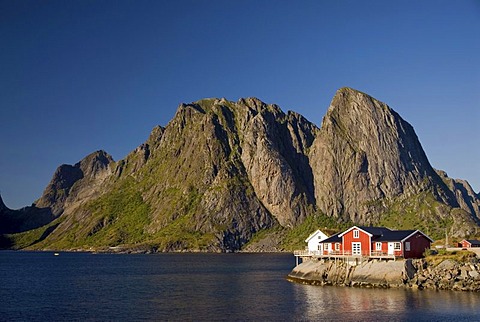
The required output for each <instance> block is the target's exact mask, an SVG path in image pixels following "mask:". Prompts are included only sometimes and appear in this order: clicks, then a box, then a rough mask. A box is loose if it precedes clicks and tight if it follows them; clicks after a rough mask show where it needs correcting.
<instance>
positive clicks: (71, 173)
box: [36, 151, 113, 217]
mask: <svg viewBox="0 0 480 322" xmlns="http://www.w3.org/2000/svg"><path fill="white" fill-rule="evenodd" d="M112 162H113V159H112V157H111V156H110V155H109V154H107V153H106V152H105V151H96V152H94V153H92V154H89V155H88V156H86V157H85V158H84V159H82V160H81V161H80V162H78V163H76V164H75V165H73V166H72V165H67V164H63V165H61V166H60V167H58V168H57V170H56V171H55V173H54V175H53V178H52V180H51V181H50V183H49V184H48V186H47V187H46V188H45V191H44V192H43V195H42V197H41V198H40V199H38V200H37V201H36V206H37V207H39V208H49V209H50V210H51V212H52V214H53V215H54V216H55V217H58V216H59V215H61V214H62V213H63V211H64V208H65V203H68V200H69V199H70V200H75V199H77V198H78V196H77V195H78V194H79V193H80V191H81V190H87V189H85V188H86V187H87V186H88V190H89V191H91V192H92V191H95V189H94V181H95V180H96V179H98V178H104V177H105V176H107V175H108V174H109V171H108V167H109V165H110V164H111V163H112ZM82 181H83V182H82ZM75 184H77V187H76V188H77V189H75V187H74V186H75Z"/></svg>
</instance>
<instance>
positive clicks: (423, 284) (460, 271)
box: [287, 257, 480, 292]
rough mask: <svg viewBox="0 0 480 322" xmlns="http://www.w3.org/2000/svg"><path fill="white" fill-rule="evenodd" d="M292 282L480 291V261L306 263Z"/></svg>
mask: <svg viewBox="0 0 480 322" xmlns="http://www.w3.org/2000/svg"><path fill="white" fill-rule="evenodd" d="M287 279H288V280H290V281H292V282H298V283H303V284H311V285H339V286H356V287H371V288H373V287H377V288H390V287H404V288H412V289H434V290H458V291H476V292H478V291H480V261H479V260H478V258H476V257H474V258H470V259H469V260H468V261H466V262H457V261H455V260H451V259H445V260H442V261H440V262H438V263H434V262H431V263H429V262H427V261H426V260H425V259H407V260H395V261H379V260H369V261H363V262H362V263H358V264H355V263H348V262H345V261H343V260H337V261H335V260H315V259H313V260H307V261H305V262H303V263H301V264H300V265H298V266H296V267H295V268H294V269H293V270H292V272H291V273H290V274H289V275H288V277H287Z"/></svg>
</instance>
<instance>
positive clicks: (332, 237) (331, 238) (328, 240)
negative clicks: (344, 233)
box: [320, 232, 342, 243]
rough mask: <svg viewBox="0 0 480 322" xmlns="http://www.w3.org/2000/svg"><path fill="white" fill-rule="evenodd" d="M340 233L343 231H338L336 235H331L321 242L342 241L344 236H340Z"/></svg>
mask: <svg viewBox="0 0 480 322" xmlns="http://www.w3.org/2000/svg"><path fill="white" fill-rule="evenodd" d="M340 234H341V232H339V233H336V234H335V235H333V236H330V237H328V238H327V239H324V240H322V241H321V242H320V243H341V242H342V238H341V237H338V235H340Z"/></svg>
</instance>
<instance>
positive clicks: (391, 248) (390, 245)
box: [388, 243, 395, 255]
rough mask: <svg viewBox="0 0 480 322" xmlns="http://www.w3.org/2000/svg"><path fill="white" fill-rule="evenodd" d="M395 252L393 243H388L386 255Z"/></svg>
mask: <svg viewBox="0 0 480 322" xmlns="http://www.w3.org/2000/svg"><path fill="white" fill-rule="evenodd" d="M393 254H395V243H388V255H393Z"/></svg>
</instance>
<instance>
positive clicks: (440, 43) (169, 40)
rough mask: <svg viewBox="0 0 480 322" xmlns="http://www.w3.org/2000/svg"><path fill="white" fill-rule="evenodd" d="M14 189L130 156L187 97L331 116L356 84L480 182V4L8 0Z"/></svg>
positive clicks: (4, 9)
mask: <svg viewBox="0 0 480 322" xmlns="http://www.w3.org/2000/svg"><path fill="white" fill-rule="evenodd" d="M0 44H1V47H0V120H1V126H0V153H1V154H0V191H1V195H2V197H3V199H4V201H5V203H6V204H7V206H9V207H10V208H20V207H23V206H26V205H30V204H31V203H32V202H33V201H34V200H36V199H37V198H39V197H40V196H41V194H42V192H43V189H44V188H45V187H46V185H47V184H48V182H49V181H50V179H51V177H52V175H53V173H54V171H55V169H56V168H57V167H58V166H59V165H61V164H63V163H67V164H74V163H76V162H78V161H79V160H81V159H82V158H83V157H85V156H86V155H87V154H89V153H91V152H93V151H96V150H99V149H103V150H105V151H107V152H108V153H110V154H111V155H112V156H113V157H114V159H115V160H119V159H122V158H124V157H125V156H126V155H127V154H128V153H129V152H130V151H131V150H133V149H134V148H135V147H137V146H138V145H140V144H141V143H143V142H144V141H145V140H146V139H147V137H148V135H149V133H150V131H151V129H152V128H153V127H154V126H155V125H158V124H159V125H163V126H165V125H166V124H167V123H168V121H169V120H170V119H171V118H172V117H173V115H174V113H175V111H176V109H177V107H178V105H179V104H180V103H182V102H186V103H189V102H192V101H196V100H199V99H201V98H206V97H225V98H227V99H229V100H234V101H236V100H238V99H239V98H241V97H250V96H255V97H258V98H260V99H261V100H263V101H265V102H267V103H276V104H278V105H280V107H281V108H282V109H283V110H284V111H287V110H294V111H296V112H299V113H300V114H303V115H304V116H305V117H306V118H307V119H309V120H310V121H312V122H314V123H315V124H317V125H320V124H321V121H322V117H323V116H324V115H325V113H326V110H327V108H328V106H329V103H330V100H331V99H332V97H333V95H334V94H335V91H336V90H337V89H338V88H340V87H344V86H349V87H353V88H356V89H358V90H361V91H363V92H366V93H368V94H370V95H372V96H374V97H375V98H377V99H379V100H381V101H383V102H385V103H387V104H388V105H389V106H390V107H392V108H393V109H394V110H396V111H397V112H398V113H399V114H400V115H401V116H402V117H403V118H404V119H405V120H406V121H408V122H409V123H410V124H412V125H413V127H414V128H415V131H416V133H417V135H418V137H419V138H420V141H421V143H422V145H423V148H424V150H425V151H426V153H427V155H428V157H429V160H430V163H431V164H432V166H433V167H435V168H437V169H442V170H445V171H447V173H448V175H449V176H450V177H453V178H462V179H466V180H468V181H469V182H470V184H471V185H472V186H473V188H474V189H475V191H477V192H478V191H479V189H480V165H479V160H480V152H479V151H480V149H479V147H480V144H479V141H478V136H479V135H478V133H479V127H480V1H478V0H477V1H475V0H471V1H469V0H464V1H451V0H446V1H442V0H431V1H429V0H422V1H418V0H415V1H384V0H379V1H357V0H355V1H333V0H331V1H319V0H314V1H291V0H288V1H270V0H252V1H249V0H238V1H233V0H232V1H226V0H222V1H217V0H204V1H201V0H197V1H186V0H171V1H160V0H154V1H142V0H139V1H133V0H131V1H124V0H98V1H89V0H82V1H65V0H58V1H49V0H43V1H38V0H34V1H29V0H22V1H13V0H0Z"/></svg>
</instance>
